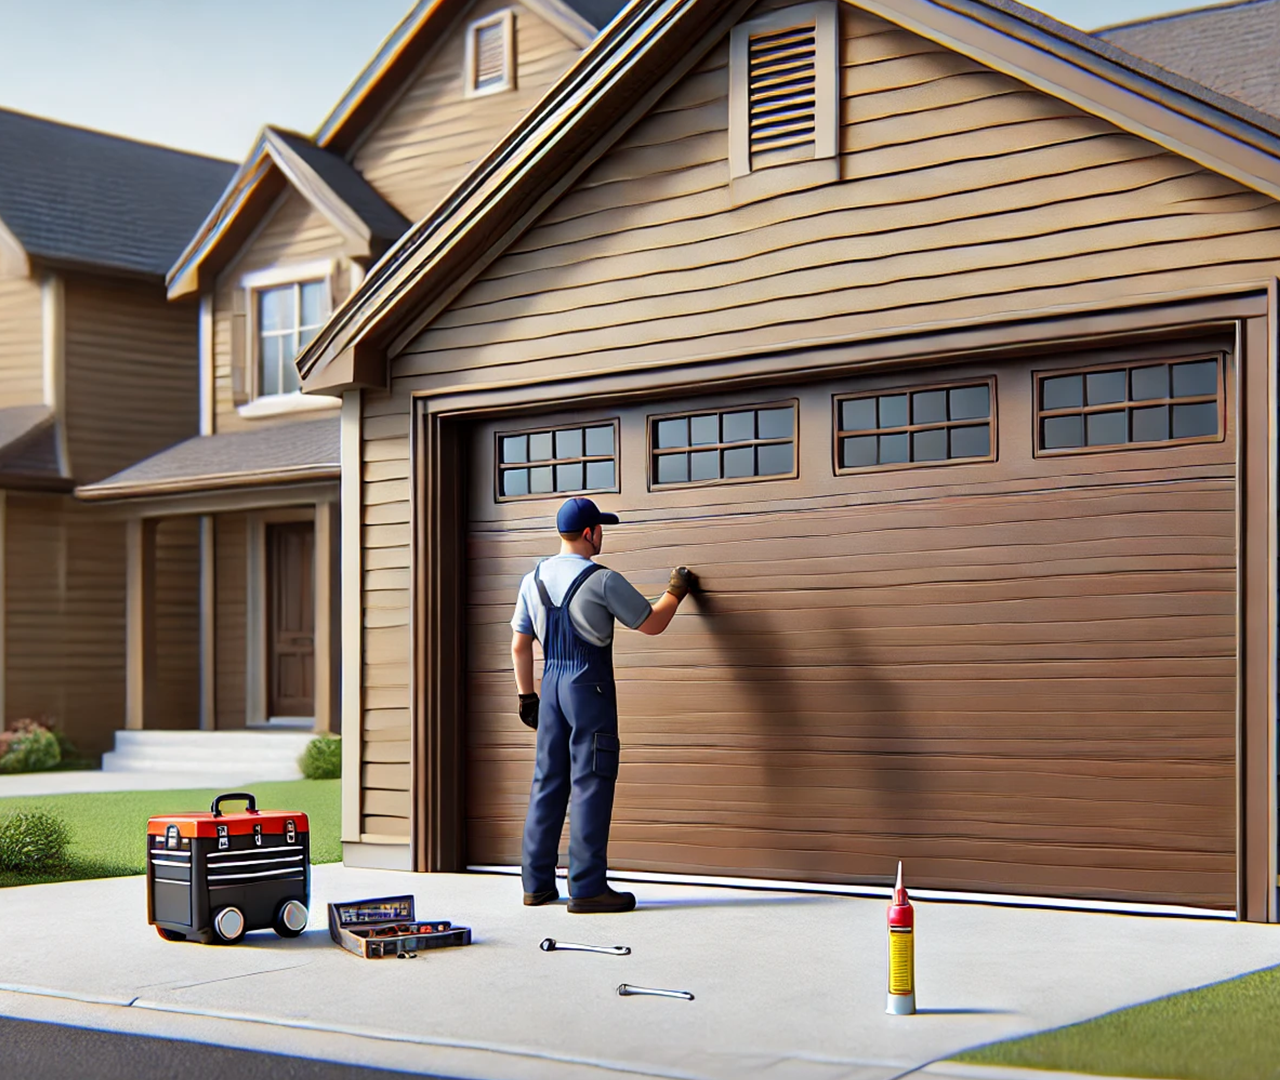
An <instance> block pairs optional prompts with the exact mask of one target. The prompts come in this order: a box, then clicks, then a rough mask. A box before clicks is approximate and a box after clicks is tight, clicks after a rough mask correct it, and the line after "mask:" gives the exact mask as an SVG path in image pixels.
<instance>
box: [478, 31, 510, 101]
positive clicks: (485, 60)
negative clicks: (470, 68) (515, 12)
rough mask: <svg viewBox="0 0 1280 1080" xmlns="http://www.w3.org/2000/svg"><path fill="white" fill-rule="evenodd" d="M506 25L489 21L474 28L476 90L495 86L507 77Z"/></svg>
mask: <svg viewBox="0 0 1280 1080" xmlns="http://www.w3.org/2000/svg"><path fill="white" fill-rule="evenodd" d="M505 38H506V25H505V24H504V23H500V22H497V23H490V24H489V25H488V26H481V27H478V28H477V29H476V46H475V47H476V82H475V88H476V89H477V90H484V89H485V88H486V87H490V86H497V85H499V84H501V83H504V82H506V78H507V44H506V40H505Z"/></svg>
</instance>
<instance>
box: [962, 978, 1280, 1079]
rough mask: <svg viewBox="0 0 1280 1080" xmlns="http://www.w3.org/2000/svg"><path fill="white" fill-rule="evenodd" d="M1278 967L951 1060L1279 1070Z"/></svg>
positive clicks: (1208, 1072)
mask: <svg viewBox="0 0 1280 1080" xmlns="http://www.w3.org/2000/svg"><path fill="white" fill-rule="evenodd" d="M1278 1016H1280V967H1276V968H1267V969H1266V970H1263V971H1256V972H1254V973H1253V974H1251V975H1245V976H1242V977H1241V978H1239V979H1232V980H1230V981H1229V982H1221V983H1215V984H1214V985H1212V986H1206V987H1204V988H1203V989H1200V990H1191V991H1189V992H1187V993H1185V994H1174V995H1173V996H1171V997H1166V998H1160V999H1158V1000H1156V1001H1151V1002H1148V1003H1147V1004H1145V1005H1135V1006H1134V1007H1133V1008H1130V1009H1120V1010H1118V1011H1117V1012H1113V1013H1107V1014H1106V1015H1105V1016H1100V1017H1098V1019H1096V1020H1088V1021H1086V1022H1085V1023H1082V1024H1072V1025H1071V1026H1070V1027H1064V1028H1056V1029H1055V1030H1053V1031H1046V1032H1043V1033H1041V1034H1039V1035H1029V1036H1027V1037H1026V1038H1022V1039H1011V1040H1009V1041H1008V1042H1000V1043H992V1044H990V1045H989V1046H982V1047H979V1048H978V1049H976V1050H970V1051H968V1052H967V1053H964V1054H959V1055H957V1056H956V1057H955V1058H953V1059H952V1060H953V1061H963V1062H966V1063H968V1064H973V1065H1009V1066H1019V1067H1021V1068H1029V1069H1057V1070H1060V1071H1063V1072H1082V1073H1097V1074H1102V1075H1105V1076H1141V1077H1174V1078H1176V1080H1226V1078H1228V1077H1229V1078H1230V1080H1276V1078H1280V1022H1278V1021H1277V1017H1278Z"/></svg>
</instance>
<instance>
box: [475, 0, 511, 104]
mask: <svg viewBox="0 0 1280 1080" xmlns="http://www.w3.org/2000/svg"><path fill="white" fill-rule="evenodd" d="M515 29H516V25H515V13H514V12H513V11H512V10H511V9H510V8H508V9H507V10H506V11H498V12H495V13H494V14H492V15H489V16H487V17H486V18H483V19H477V20H476V21H475V22H473V23H472V24H471V25H470V26H468V27H467V59H466V73H465V74H466V82H465V86H466V91H467V96H468V97H479V96H481V95H483V94H495V93H497V92H499V91H501V90H512V89H514V88H515V85H516V35H515Z"/></svg>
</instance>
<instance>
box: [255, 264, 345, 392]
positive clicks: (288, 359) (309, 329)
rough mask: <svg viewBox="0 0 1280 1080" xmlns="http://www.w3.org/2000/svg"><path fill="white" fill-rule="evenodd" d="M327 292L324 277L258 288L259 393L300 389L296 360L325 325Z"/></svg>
mask: <svg viewBox="0 0 1280 1080" xmlns="http://www.w3.org/2000/svg"><path fill="white" fill-rule="evenodd" d="M327 294H328V284H327V282H324V281H302V282H293V283H291V284H289V285H280V286H277V287H275V288H271V289H261V290H259V291H258V293H257V299H258V307H257V319H258V394H259V396H265V395H268V394H289V393H292V392H294V391H295V390H298V389H300V387H301V385H302V384H301V381H300V379H299V377H298V369H297V368H296V367H295V366H294V363H293V361H294V358H295V357H296V356H297V355H298V353H300V352H301V351H302V349H303V346H305V345H306V344H308V343H309V342H310V341H311V339H312V338H314V337H315V336H316V334H317V333H319V331H320V328H321V327H322V326H323V325H324V320H325V317H326V314H327V309H328V296H327Z"/></svg>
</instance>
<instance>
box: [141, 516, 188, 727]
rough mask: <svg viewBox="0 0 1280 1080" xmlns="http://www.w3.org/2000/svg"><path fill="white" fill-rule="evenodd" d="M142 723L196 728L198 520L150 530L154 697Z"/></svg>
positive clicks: (178, 520) (168, 522)
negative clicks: (153, 537) (152, 533)
mask: <svg viewBox="0 0 1280 1080" xmlns="http://www.w3.org/2000/svg"><path fill="white" fill-rule="evenodd" d="M147 726H148V727H155V728H173V729H190V728H198V727H199V726H200V519H199V518H197V517H178V518H169V519H166V520H163V521H161V522H160V523H159V524H158V526H157V528H156V701H155V704H154V705H148V706H147Z"/></svg>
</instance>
